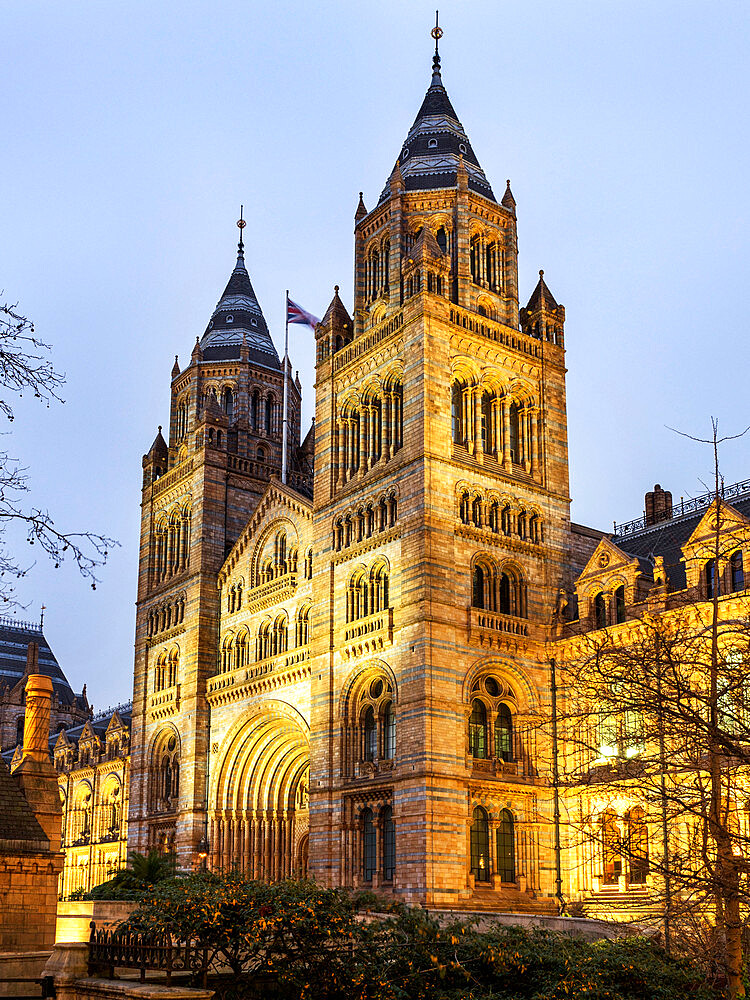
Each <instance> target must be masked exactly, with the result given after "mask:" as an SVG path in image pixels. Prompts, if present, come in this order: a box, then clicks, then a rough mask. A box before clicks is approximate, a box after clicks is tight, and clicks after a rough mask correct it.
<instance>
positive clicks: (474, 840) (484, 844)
mask: <svg viewBox="0 0 750 1000" xmlns="http://www.w3.org/2000/svg"><path fill="white" fill-rule="evenodd" d="M473 820H474V822H473V823H472V824H471V836H470V841H471V873H472V875H473V876H474V878H475V879H476V880H477V882H489V880H490V824H489V820H488V819H487V813H486V812H485V811H484V809H482V807H481V806H477V807H476V808H475V809H474V814H473Z"/></svg>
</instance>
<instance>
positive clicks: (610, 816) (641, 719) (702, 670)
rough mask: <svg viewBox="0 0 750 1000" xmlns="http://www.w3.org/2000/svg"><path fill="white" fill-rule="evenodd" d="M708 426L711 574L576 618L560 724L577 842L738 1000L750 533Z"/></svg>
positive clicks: (747, 814) (747, 846) (749, 903)
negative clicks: (734, 560) (605, 613)
mask: <svg viewBox="0 0 750 1000" xmlns="http://www.w3.org/2000/svg"><path fill="white" fill-rule="evenodd" d="M712 427H713V434H712V437H711V438H710V439H709V440H708V442H707V443H708V444H710V445H712V447H713V450H714V486H713V490H712V492H713V494H714V496H713V501H712V503H711V505H710V506H709V508H708V511H709V513H710V515H711V519H712V520H711V531H710V535H709V537H708V539H707V540H706V542H705V551H706V555H708V556H710V557H709V558H707V559H706V561H705V567H706V568H705V571H704V573H710V575H711V579H710V581H707V580H706V577H705V575H704V577H703V579H702V583H701V585H700V586H699V587H697V588H696V587H692V588H691V587H688V588H687V589H686V590H685V591H684V592H682V593H680V594H668V592H667V583H666V580H663V581H661V582H658V581H657V580H655V581H654V586H653V588H652V589H651V592H650V593H649V596H648V598H647V599H646V600H645V601H643V602H642V603H641V604H639V605H637V606H635V607H634V608H633V609H632V615H631V617H630V620H629V621H627V622H625V623H623V624H622V625H620V626H616V627H609V628H605V629H597V630H594V631H586V630H585V629H583V628H582V629H580V634H579V635H578V636H577V637H575V639H574V640H573V641H572V642H571V644H570V648H571V650H572V654H571V655H570V656H567V657H565V658H564V659H562V660H561V661H560V662H559V663H558V664H557V673H558V678H559V684H560V689H561V692H562V698H561V699H560V703H559V704H560V711H559V714H558V720H557V722H558V728H559V730H560V734H561V735H560V746H561V747H562V748H564V749H563V750H562V755H563V766H562V767H561V770H562V772H563V773H564V775H565V777H564V779H563V780H564V782H565V783H566V784H567V786H568V787H567V790H566V791H567V795H566V799H567V802H568V807H569V808H568V816H567V819H568V828H567V832H568V835H569V839H570V843H571V849H572V853H573V854H575V853H576V852H577V854H578V856H579V857H580V858H584V857H586V858H588V859H591V858H593V857H595V858H596V859H597V861H596V866H597V870H598V872H599V875H600V877H601V878H602V879H603V881H604V882H605V883H606V882H609V883H610V884H616V883H618V882H619V881H621V880H622V879H625V878H627V879H629V882H630V883H632V884H639V883H645V882H646V881H648V882H649V883H650V898H651V901H652V903H653V904H655V905H656V907H657V909H658V910H660V913H661V924H662V927H663V931H664V935H665V939H666V944H667V946H668V947H669V946H672V947H673V948H674V947H676V948H687V947H699V948H700V949H701V951H702V953H703V957H704V958H705V959H707V964H710V959H711V957H712V956H713V957H714V958H715V961H716V964H717V965H718V967H719V968H720V969H721V973H722V975H720V976H719V978H724V979H725V980H726V984H727V993H728V995H729V996H730V997H732V998H734V997H739V996H744V995H745V992H744V987H743V983H742V959H743V946H742V940H743V927H744V921H745V920H746V919H747V914H748V912H750V882H749V876H750V676H749V674H750V671H749V670H748V668H749V667H750V620H749V619H748V602H747V599H746V598H745V599H743V598H741V597H739V596H738V594H736V593H734V591H735V590H736V589H737V588H733V587H732V586H731V585H730V581H729V579H728V577H729V573H730V563H731V560H730V557H731V556H732V554H733V553H734V552H736V551H738V550H741V546H742V544H743V542H744V544H747V541H748V534H747V530H746V529H743V528H742V527H741V526H739V525H737V524H736V520H735V518H734V516H733V514H732V512H731V511H730V510H729V508H728V507H727V505H726V504H725V503H724V502H723V500H722V498H721V490H720V481H719V471H718V446H719V445H720V444H721V442H722V439H721V438H720V437H719V435H718V426H717V423H716V421H714V422H713V424H712ZM723 440H726V439H723ZM741 589H742V590H744V582H743V586H742V588H741ZM573 631H575V630H573ZM623 809H625V814H624V816H623ZM626 873H627V875H626Z"/></svg>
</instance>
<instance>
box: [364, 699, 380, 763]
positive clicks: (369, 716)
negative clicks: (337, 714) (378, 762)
mask: <svg viewBox="0 0 750 1000" xmlns="http://www.w3.org/2000/svg"><path fill="white" fill-rule="evenodd" d="M362 734H363V738H364V747H363V749H364V758H365V760H375V758H376V757H377V754H378V730H377V726H376V725H375V712H374V711H373V708H372V705H368V706H367V708H366V709H365V714H364V717H363V719H362Z"/></svg>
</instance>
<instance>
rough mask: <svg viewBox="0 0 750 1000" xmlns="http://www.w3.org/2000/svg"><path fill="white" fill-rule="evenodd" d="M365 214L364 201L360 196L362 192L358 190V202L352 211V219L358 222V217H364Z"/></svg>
mask: <svg viewBox="0 0 750 1000" xmlns="http://www.w3.org/2000/svg"><path fill="white" fill-rule="evenodd" d="M366 215H367V209H366V208H365V202H364V199H363V198H362V192H361V191H360V192H359V203H358V204H357V211H356V212H355V213H354V221H355V222H359V220H360V219H364V217H365V216H366Z"/></svg>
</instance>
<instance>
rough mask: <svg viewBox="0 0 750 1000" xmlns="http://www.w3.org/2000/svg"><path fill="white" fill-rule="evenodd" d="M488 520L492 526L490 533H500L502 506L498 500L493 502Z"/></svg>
mask: <svg viewBox="0 0 750 1000" xmlns="http://www.w3.org/2000/svg"><path fill="white" fill-rule="evenodd" d="M488 520H489V525H490V531H494V532H495V534H498V532H499V531H500V505H499V504H498V502H497V500H492V501H491V502H490V505H489V508H488Z"/></svg>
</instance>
